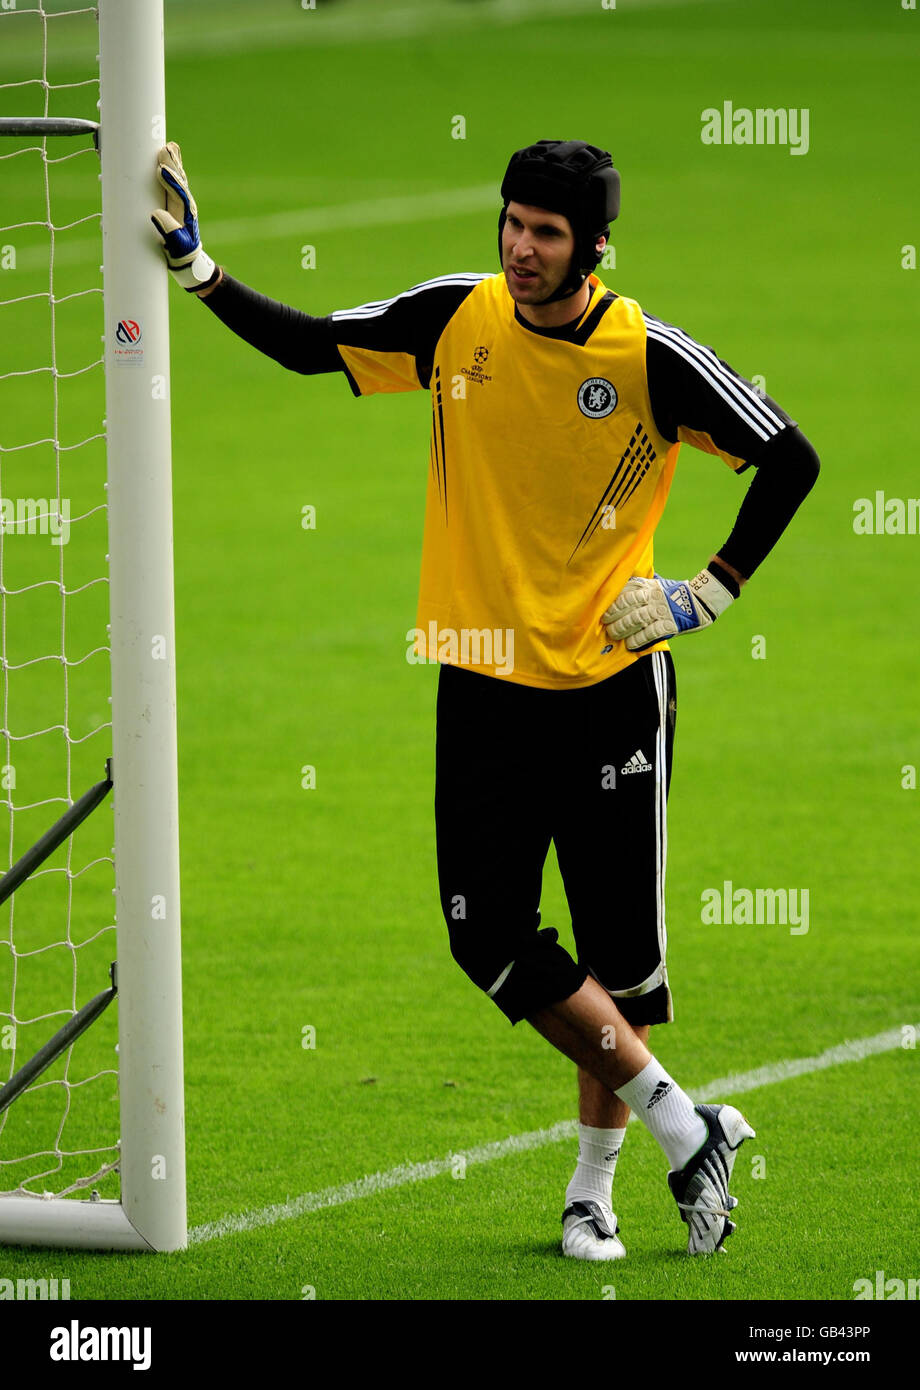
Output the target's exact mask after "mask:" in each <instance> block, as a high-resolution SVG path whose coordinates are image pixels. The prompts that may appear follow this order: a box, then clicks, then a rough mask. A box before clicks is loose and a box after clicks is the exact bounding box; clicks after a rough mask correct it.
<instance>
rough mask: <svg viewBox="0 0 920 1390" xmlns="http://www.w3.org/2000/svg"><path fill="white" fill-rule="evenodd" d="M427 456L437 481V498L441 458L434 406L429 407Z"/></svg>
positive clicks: (439, 485)
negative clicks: (429, 421)
mask: <svg viewBox="0 0 920 1390" xmlns="http://www.w3.org/2000/svg"><path fill="white" fill-rule="evenodd" d="M428 457H429V459H430V460H431V470H432V472H433V473H434V475H435V477H436V479H437V482H438V498H439V499H440V496H441V460H440V458H439V456H438V427H437V423H436V421H435V418H434V406H432V407H431V444H430V445H429V447H428Z"/></svg>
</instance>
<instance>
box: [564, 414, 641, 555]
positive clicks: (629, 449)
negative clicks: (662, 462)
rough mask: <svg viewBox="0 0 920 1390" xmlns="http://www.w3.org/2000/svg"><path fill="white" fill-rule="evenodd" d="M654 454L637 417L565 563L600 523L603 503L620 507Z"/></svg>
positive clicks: (630, 493)
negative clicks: (608, 479)
mask: <svg viewBox="0 0 920 1390" xmlns="http://www.w3.org/2000/svg"><path fill="white" fill-rule="evenodd" d="M656 457H657V455H656V453H655V450H654V448H653V446H652V442H651V440H650V439H649V437H648V435H647V434H646V432H645V426H644V425H643V424H642V421H641V420H637V421H636V424H635V427H634V429H633V432H632V438H631V439H630V441H629V443H628V444H627V446H626V448H625V449H624V450H623V453H622V455H621V457H620V461H619V463H618V464H617V466H616V468H615V469H614V471H613V477H612V478H611V479H610V482H609V483H608V484H607V486H606V487H605V488H604V491H603V494H602V496H601V500H600V501H599V502H598V504H597V506H596V507H595V508H594V511H593V512H592V513H591V516H590V518H589V520H588V524H587V526H586V527H585V529H584V530H583V531H582V533H581V535H580V536H579V538H578V543H577V545H576V546H575V549H574V550H573V551H572V553H571V555H570V556H569V558H568V560H567V561H566V564H567V565H570V564H571V563H572V561H573V559H574V558H575V556H576V554H577V553H578V551H579V550H580V549H581V547H582V546H583V545H587V544H588V541H590V539H591V537H592V536H593V535H594V533H595V531H596V530H597V528H598V526H600V524H601V521H602V520H603V516H604V509H605V507H608V506H612V507H614V508H616V507H622V506H623V504H624V502H626V501H627V500H628V499H629V498H630V497H632V495H633V493H634V492H635V490H636V488H637V487H638V486H639V484H640V483H641V482H642V479H643V478H644V477H645V475H646V473H647V472H648V470H649V468H650V467H651V465H652V463H653V462H654V460H655V458H656ZM624 468H625V469H626V470H627V472H626V473H625V474H624V473H623V469H624ZM621 475H622V476H621ZM614 489H616V491H614Z"/></svg>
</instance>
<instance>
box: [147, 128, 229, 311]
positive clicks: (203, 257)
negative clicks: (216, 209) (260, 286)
mask: <svg viewBox="0 0 920 1390" xmlns="http://www.w3.org/2000/svg"><path fill="white" fill-rule="evenodd" d="M157 178H158V179H159V181H160V183H161V184H162V185H163V187H164V188H165V189H166V210H165V211H164V210H163V209H162V208H157V210H156V211H155V212H153V213H151V215H150V220H151V222H152V223H153V225H154V226H155V227H156V229H157V231H158V232H159V234H160V236H161V237H162V238H163V253H164V255H165V256H166V264H167V265H168V266H169V269H170V271H171V272H172V276H173V279H174V280H176V281H177V282H178V284H180V285H181V286H182V288H183V289H185V290H189V291H190V292H191V293H193V294H194V293H195V292H197V291H198V290H203V289H204V288H205V287H206V286H207V285H210V284H212V283H213V282H214V281H215V280H216V279H217V277H218V276H219V275H220V270H219V269H218V267H217V266H215V264H214V262H213V261H212V260H211V257H210V256H209V255H208V254H207V253H206V252H205V251H204V249H203V247H202V245H201V237H200V235H199V232H198V208H197V206H196V204H195V199H194V198H193V197H192V194H191V190H190V189H189V186H188V179H187V177H186V174H185V170H184V169H183V167H182V151H181V150H180V149H179V146H178V145H177V144H176V143H175V141H173V140H171V141H170V142H169V144H168V145H164V146H163V148H162V149H161V150H160V152H159V154H158V155H157Z"/></svg>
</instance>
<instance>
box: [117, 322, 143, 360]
mask: <svg viewBox="0 0 920 1390" xmlns="http://www.w3.org/2000/svg"><path fill="white" fill-rule="evenodd" d="M143 336H144V334H143V330H142V329H141V326H140V324H139V323H138V321H137V319H119V320H118V326H117V327H116V329H115V347H114V348H113V350H112V359H113V361H114V363H115V366H116V367H141V366H143V364H144V346H143V343H142V341H141V340H142V338H143Z"/></svg>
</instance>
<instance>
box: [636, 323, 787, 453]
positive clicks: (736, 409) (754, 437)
mask: <svg viewBox="0 0 920 1390" xmlns="http://www.w3.org/2000/svg"><path fill="white" fill-rule="evenodd" d="M645 323H646V350H645V360H646V375H647V378H648V388H649V400H650V403H651V407H652V415H653V416H654V418H655V424H656V425H657V427H658V430H659V432H660V433H661V434H662V435H663V436H664V438H665V439H669V440H671V441H672V442H677V441H678V440H681V441H682V442H684V443H688V444H692V445H694V446H695V447H696V448H699V449H703V450H704V451H705V452H707V453H713V454H719V455H720V456H721V457H722V458H723V459H725V461H726V462H727V463H729V464H730V465H731V466H732V467H733V468H734V469H735V471H736V472H738V473H741V472H743V471H744V470H745V468H749V467H750V466H751V465H752V464H756V463H757V462H758V459H759V457H760V455H761V454H762V453H763V452H764V450H765V449H766V448H767V446H768V445H769V444H770V442H771V440H773V439H774V438H775V437H776V436H777V435H778V434H780V433H782V431H783V430H785V429H789V428H794V427H795V424H796V421H795V420H792V419H790V417H789V416H788V415H787V414H786V412H785V411H784V410H783V409H782V407H781V406H779V405H778V404H777V403H776V401H775V400H773V398H772V397H771V396H767V395H765V394H764V393H763V392H760V391H758V390H757V388H756V387H755V386H752V384H751V383H750V382H749V381H748V380H747V379H746V378H745V377H743V376H739V374H738V373H737V372H736V371H735V370H734V368H733V367H730V366H729V365H728V363H727V362H723V361H722V359H721V358H719V357H717V356H716V354H715V352H714V351H713V350H712V348H711V347H704V346H703V344H702V343H698V342H697V341H696V340H695V339H694V338H691V337H690V335H689V334H688V333H685V332H684V331H683V329H681V328H676V327H675V326H674V325H673V324H670V323H665V322H664V321H663V320H662V319H657V318H654V317H653V316H652V315H651V314H646V315H645Z"/></svg>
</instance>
